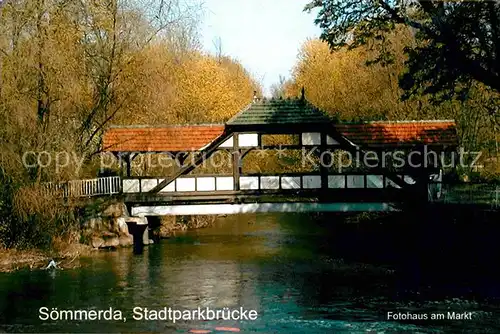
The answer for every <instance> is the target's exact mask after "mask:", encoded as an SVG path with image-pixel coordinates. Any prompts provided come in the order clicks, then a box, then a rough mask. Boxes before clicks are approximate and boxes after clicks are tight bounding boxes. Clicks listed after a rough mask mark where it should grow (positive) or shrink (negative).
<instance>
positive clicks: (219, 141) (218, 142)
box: [149, 130, 233, 194]
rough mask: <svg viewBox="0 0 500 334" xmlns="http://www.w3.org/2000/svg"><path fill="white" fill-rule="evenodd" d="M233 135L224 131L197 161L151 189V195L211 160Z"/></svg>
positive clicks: (199, 155) (196, 158) (203, 151)
mask: <svg viewBox="0 0 500 334" xmlns="http://www.w3.org/2000/svg"><path fill="white" fill-rule="evenodd" d="M232 135H233V132H232V131H227V130H224V132H223V133H222V134H221V135H220V136H219V137H217V138H216V139H215V140H214V141H213V142H211V143H210V144H209V145H208V146H207V147H205V148H204V149H203V150H201V151H200V152H199V153H198V155H197V156H196V157H195V159H194V160H193V161H192V162H191V163H190V164H189V165H186V166H184V167H182V168H181V169H179V171H177V173H175V174H174V175H172V176H171V177H169V178H166V179H165V180H163V181H162V182H160V183H159V184H158V185H157V186H156V187H154V188H153V189H151V190H150V191H149V193H152V194H155V193H158V192H159V191H160V190H162V189H163V188H165V187H166V186H167V185H169V184H170V183H171V182H173V181H174V180H175V179H177V178H178V177H179V176H181V175H185V174H187V173H189V172H191V171H192V170H193V169H195V168H196V167H197V166H198V165H199V164H200V163H202V162H203V161H204V160H205V159H208V158H210V156H211V155H212V154H213V153H214V152H215V151H216V150H217V148H218V147H219V145H221V144H222V143H223V142H224V141H226V140H227V139H228V138H229V137H231V136H232Z"/></svg>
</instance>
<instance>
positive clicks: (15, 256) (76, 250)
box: [0, 244, 97, 273]
mask: <svg viewBox="0 0 500 334" xmlns="http://www.w3.org/2000/svg"><path fill="white" fill-rule="evenodd" d="M96 251H97V250H95V249H93V248H92V247H90V246H87V245H83V244H68V245H66V246H64V247H62V248H61V249H59V250H51V251H44V250H40V249H29V250H17V249H0V272H4V273H5V272H12V271H17V270H23V269H29V270H41V269H45V268H46V267H47V265H48V264H49V262H50V261H51V260H54V261H55V262H56V263H57V267H58V268H60V269H71V268H76V267H78V266H79V261H78V260H79V259H80V258H82V257H85V256H91V254H92V253H93V252H96Z"/></svg>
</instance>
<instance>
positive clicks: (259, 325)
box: [0, 214, 498, 333]
mask: <svg viewBox="0 0 500 334" xmlns="http://www.w3.org/2000/svg"><path fill="white" fill-rule="evenodd" d="M331 231H332V229H331V228H328V227H327V226H321V225H320V224H317V223H315V222H314V221H313V219H312V218H310V217H308V216H304V215H290V214H287V215H263V214H262V215H245V216H230V217H226V218H223V219H220V220H219V221H218V222H217V224H216V226H215V227H213V228H209V229H204V230H199V231H192V232H189V233H183V234H178V235H177V236H176V237H174V238H172V239H169V240H165V241H163V242H162V243H161V244H158V245H153V246H151V247H147V248H146V249H145V251H144V253H143V254H140V255H134V254H133V253H132V251H131V250H130V249H122V250H119V251H114V252H103V253H99V254H98V255H96V256H94V257H92V258H90V259H86V260H82V267H81V268H79V269H74V270H67V271H57V272H56V274H55V276H54V277H52V276H51V275H50V274H49V273H48V272H46V271H39V272H28V271H25V272H17V273H12V274H2V275H0V324H1V325H0V329H3V330H7V331H16V332H138V331H139V332H162V333H171V332H186V331H188V330H189V329H191V328H207V329H213V328H214V327H215V326H217V325H220V326H230V327H239V328H241V329H242V331H243V332H259V333H281V332H287V333H321V332H331V331H348V332H353V331H366V330H374V331H391V330H407V331H417V330H419V331H424V329H425V331H442V330H443V328H444V326H449V325H450V324H449V323H446V324H439V323H433V324H431V323H424V324H422V323H408V322H388V321H386V320H385V319H384V317H385V312H386V311H388V310H392V311H394V310H396V309H402V310H411V309H413V310H426V311H427V312H434V311H436V310H440V309H450V308H453V309H456V310H458V309H464V310H469V311H472V310H475V311H478V312H479V313H480V314H482V316H483V317H484V318H485V319H486V316H487V315H489V314H490V313H491V312H494V311H491V310H489V309H488V308H487V307H486V306H485V305H480V304H478V303H476V304H471V301H469V300H463V299H460V300H458V301H456V300H455V301H453V300H452V301H451V302H448V301H446V300H443V301H439V302H436V303H434V301H432V300H423V301H422V300H420V299H418V298H415V299H410V300H408V299H406V300H402V299H401V298H399V296H400V295H401V288H400V287H401V282H398V279H397V277H396V276H394V275H391V273H390V272H388V271H387V268H385V267H384V266H381V265H376V266H375V265H368V264H362V263H361V264H360V263H352V262H348V261H343V260H341V259H339V258H337V257H335V256H334V254H333V253H331V251H330V249H332V244H331V243H332V240H340V239H341V237H340V236H336V238H335V239H332V235H331V233H332V232H331ZM351 241H352V240H351ZM43 306H46V307H49V308H51V307H57V308H59V309H89V308H94V309H107V308H109V307H113V308H116V309H121V310H123V311H124V313H125V316H126V317H127V322H106V321H104V322H103V321H101V322H70V321H59V322H42V321H40V320H39V319H38V309H39V308H40V307H43ZM137 306H139V307H147V308H149V309H161V308H163V307H173V308H177V309H196V308H198V307H210V308H214V309H217V308H223V307H230V308H239V307H244V308H245V309H255V310H257V311H258V312H259V318H258V319H257V321H254V322H251V321H241V322H234V321H214V322H211V321H205V322H203V321H202V322H190V321H184V322H180V323H176V324H172V323H170V322H166V321H134V320H132V309H133V308H134V307H137ZM493 310H494V309H493ZM489 319H491V317H490V318H489ZM482 324H484V322H483V323H478V322H476V323H472V322H470V323H468V324H464V323H457V322H455V324H454V326H455V327H456V329H457V328H461V326H462V327H463V326H464V325H467V326H469V329H470V330H473V329H475V328H476V327H478V328H483V327H481V325H482ZM488 325H489V326H492V327H495V326H498V325H497V323H496V320H495V321H493V320H489V322H488Z"/></svg>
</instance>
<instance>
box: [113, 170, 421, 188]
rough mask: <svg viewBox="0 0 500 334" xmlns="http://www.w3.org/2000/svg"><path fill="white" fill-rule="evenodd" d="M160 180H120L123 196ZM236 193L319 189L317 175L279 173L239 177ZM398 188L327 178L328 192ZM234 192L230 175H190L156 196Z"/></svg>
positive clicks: (353, 177)
mask: <svg viewBox="0 0 500 334" xmlns="http://www.w3.org/2000/svg"><path fill="white" fill-rule="evenodd" d="M398 176H399V177H400V178H401V179H404V180H405V182H408V183H410V184H411V183H412V182H414V181H413V179H411V177H409V176H407V175H398ZM162 181H163V179H159V178H127V179H123V193H146V192H149V191H150V190H152V189H153V188H155V187H156V186H157V185H158V184H160V182H162ZM239 184H240V188H239V189H240V190H241V191H245V190H306V189H321V188H322V180H321V175H320V174H299V173H294V174H282V175H251V174H250V175H241V176H240V178H239ZM388 187H392V188H400V187H399V186H398V185H396V184H395V183H394V182H392V181H391V180H390V179H389V178H387V177H385V176H384V175H365V174H336V175H328V188H329V189H339V188H347V189H370V188H379V189H383V188H388ZM220 191H234V179H233V176H232V175H190V176H183V177H179V178H177V179H175V180H173V181H172V182H171V183H170V184H168V185H167V186H165V188H163V189H162V190H160V193H192V192H199V193H207V192H220Z"/></svg>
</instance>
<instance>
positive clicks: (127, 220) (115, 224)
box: [82, 203, 152, 248]
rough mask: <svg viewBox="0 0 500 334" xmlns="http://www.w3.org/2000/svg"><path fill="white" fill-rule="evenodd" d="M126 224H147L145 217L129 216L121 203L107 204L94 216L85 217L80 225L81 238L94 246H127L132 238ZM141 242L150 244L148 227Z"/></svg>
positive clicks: (132, 241) (131, 242)
mask: <svg viewBox="0 0 500 334" xmlns="http://www.w3.org/2000/svg"><path fill="white" fill-rule="evenodd" d="M128 224H137V225H146V226H147V225H148V221H147V218H145V217H130V216H129V214H128V210H127V207H126V206H125V205H124V204H123V203H113V204H110V205H108V206H107V207H106V208H105V209H104V210H102V212H100V213H98V214H95V215H94V217H90V218H87V219H86V220H85V222H84V223H83V226H82V239H83V241H84V242H85V243H86V244H89V245H91V246H92V247H94V248H118V247H129V246H132V245H133V243H134V238H133V236H132V234H131V233H130V231H129V225H128ZM143 243H144V244H150V243H152V240H150V239H149V236H148V229H147V228H146V229H145V232H144V234H143Z"/></svg>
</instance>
